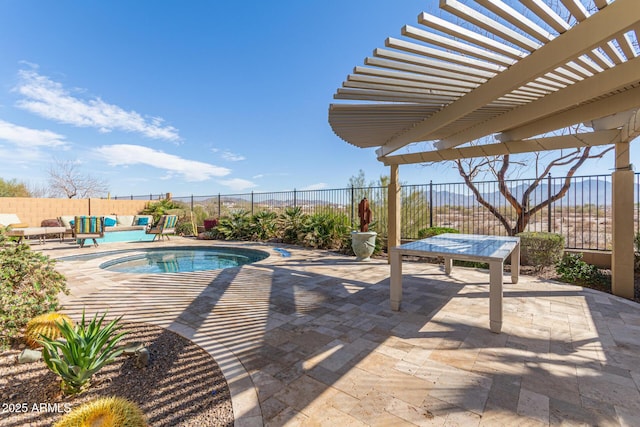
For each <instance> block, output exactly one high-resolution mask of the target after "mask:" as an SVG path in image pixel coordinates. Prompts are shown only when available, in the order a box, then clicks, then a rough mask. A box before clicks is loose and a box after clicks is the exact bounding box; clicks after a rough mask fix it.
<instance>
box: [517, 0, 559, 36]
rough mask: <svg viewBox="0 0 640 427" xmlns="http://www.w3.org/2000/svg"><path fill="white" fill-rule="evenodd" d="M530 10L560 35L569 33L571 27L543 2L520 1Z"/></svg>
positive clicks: (532, 0)
mask: <svg viewBox="0 0 640 427" xmlns="http://www.w3.org/2000/svg"><path fill="white" fill-rule="evenodd" d="M520 3H522V4H524V5H525V6H526V7H527V8H529V10H531V11H533V12H534V13H535V14H536V15H537V16H538V17H539V18H540V19H542V20H543V21H544V22H546V23H547V25H549V26H550V27H551V28H553V29H554V30H556V31H557V32H558V33H559V34H562V33H564V32H565V31H567V30H568V29H569V28H571V26H570V25H569V24H568V23H567V22H565V20H564V19H562V18H561V17H560V16H559V15H558V14H557V13H555V12H554V11H553V9H551V8H550V7H549V6H547V5H546V4H545V3H544V2H543V1H542V0H520Z"/></svg>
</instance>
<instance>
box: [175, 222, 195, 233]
mask: <svg viewBox="0 0 640 427" xmlns="http://www.w3.org/2000/svg"><path fill="white" fill-rule="evenodd" d="M176 234H177V235H179V236H193V222H191V221H189V220H188V219H186V218H181V219H179V220H178V222H177V224H176Z"/></svg>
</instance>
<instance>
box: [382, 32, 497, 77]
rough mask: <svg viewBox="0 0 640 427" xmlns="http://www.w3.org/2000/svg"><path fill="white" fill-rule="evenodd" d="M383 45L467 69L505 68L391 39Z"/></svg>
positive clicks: (493, 70) (491, 69) (495, 69)
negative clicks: (459, 65)
mask: <svg viewBox="0 0 640 427" xmlns="http://www.w3.org/2000/svg"><path fill="white" fill-rule="evenodd" d="M385 45H386V46H387V47H391V48H393V49H398V50H404V51H406V52H411V53H415V54H418V55H423V56H425V57H427V58H435V59H441V60H443V61H448V62H453V63H454V64H461V65H465V66H467V67H474V68H477V69H479V70H486V71H492V72H500V71H503V70H504V69H505V68H506V67H504V66H503V65H497V64H494V63H492V62H488V61H481V60H478V59H473V58H469V57H466V56H463V55H457V54H455V53H450V52H445V51H443V50H438V49H434V48H431V47H427V46H422V45H419V44H416V43H410V42H407V41H404V40H399V39H394V38H392V37H389V38H388V39H387V40H386V41H385Z"/></svg>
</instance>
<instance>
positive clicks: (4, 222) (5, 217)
mask: <svg viewBox="0 0 640 427" xmlns="http://www.w3.org/2000/svg"><path fill="white" fill-rule="evenodd" d="M0 226H2V227H6V228H7V231H6V235H7V236H9V237H17V238H18V243H21V242H22V239H24V238H25V237H38V240H39V241H40V243H42V244H44V242H45V238H46V236H47V235H50V234H57V235H59V236H60V241H61V242H62V240H63V239H64V234H65V231H66V228H65V227H60V226H58V227H56V226H53V227H51V226H48V227H30V226H29V224H27V223H24V222H22V221H20V218H18V215H16V214H0Z"/></svg>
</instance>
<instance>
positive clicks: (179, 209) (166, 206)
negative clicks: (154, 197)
mask: <svg viewBox="0 0 640 427" xmlns="http://www.w3.org/2000/svg"><path fill="white" fill-rule="evenodd" d="M141 213H142V214H144V215H153V223H154V224H155V223H157V222H158V220H159V219H160V217H161V216H162V215H172V214H177V215H184V206H183V205H182V204H180V203H178V202H174V201H173V200H169V199H163V200H159V201H157V202H152V203H149V206H147V207H146V208H144V209H143V210H142V212H141Z"/></svg>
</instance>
